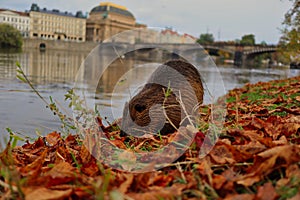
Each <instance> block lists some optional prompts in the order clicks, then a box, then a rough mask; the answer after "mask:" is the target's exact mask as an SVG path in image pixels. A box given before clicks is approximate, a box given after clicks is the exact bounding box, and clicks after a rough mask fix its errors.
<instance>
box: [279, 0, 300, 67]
mask: <svg viewBox="0 0 300 200" xmlns="http://www.w3.org/2000/svg"><path fill="white" fill-rule="evenodd" d="M289 1H291V2H293V6H292V8H290V9H289V10H288V11H287V13H286V14H285V19H284V21H283V23H282V24H283V29H282V30H281V32H282V36H281V38H280V41H279V45H280V49H281V52H282V53H283V55H284V56H285V57H286V58H287V59H288V60H289V61H292V62H297V63H299V62H300V33H299V31H300V0H289Z"/></svg>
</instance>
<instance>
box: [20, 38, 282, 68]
mask: <svg viewBox="0 0 300 200" xmlns="http://www.w3.org/2000/svg"><path fill="white" fill-rule="evenodd" d="M97 45H99V43H95V42H81V43H80V42H79V43H77V42H65V41H54V40H40V39H26V40H24V46H23V48H35V49H39V48H41V47H43V48H44V49H46V50H47V49H57V50H77V51H91V50H92V49H93V48H95V47H96V46H97ZM101 45H104V46H106V47H107V49H108V51H109V49H110V48H111V50H112V51H115V50H116V49H117V50H118V52H119V53H120V54H122V53H127V52H128V51H136V52H138V53H140V54H144V56H146V57H147V53H148V54H155V53H157V49H160V50H161V49H164V50H165V51H168V52H169V53H170V52H171V53H174V54H195V55H196V56H199V52H201V50H203V51H204V50H205V52H207V53H208V54H210V55H215V56H220V54H221V53H222V52H225V53H229V54H230V57H231V58H232V59H233V60H234V63H235V65H237V66H241V65H246V64H247V63H248V62H251V60H253V58H254V57H255V56H257V55H260V54H264V53H273V52H276V51H277V46H267V45H253V46H237V45H235V44H227V43H216V44H212V45H202V46H201V45H199V44H175V43H170V44H168V43H163V44H156V43H153V44H152V43H135V44H129V43H120V42H114V43H102V44H101ZM112 47H113V48H114V49H113V48H112ZM126 51H127V52H126ZM200 54H201V53H200Z"/></svg>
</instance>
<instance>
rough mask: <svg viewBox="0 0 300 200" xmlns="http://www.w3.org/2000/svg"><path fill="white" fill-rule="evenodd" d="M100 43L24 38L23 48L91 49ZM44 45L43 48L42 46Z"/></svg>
mask: <svg viewBox="0 0 300 200" xmlns="http://www.w3.org/2000/svg"><path fill="white" fill-rule="evenodd" d="M98 44H99V43H97V42H73V41H72V42H71V41H62V40H44V39H31V38H24V39H23V46H22V50H27V49H37V50H68V51H91V50H92V49H93V48H95V47H96V46H97V45H98ZM41 47H43V48H41Z"/></svg>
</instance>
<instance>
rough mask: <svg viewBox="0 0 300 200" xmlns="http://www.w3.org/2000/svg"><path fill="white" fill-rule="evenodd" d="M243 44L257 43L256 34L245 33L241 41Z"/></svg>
mask: <svg viewBox="0 0 300 200" xmlns="http://www.w3.org/2000/svg"><path fill="white" fill-rule="evenodd" d="M240 44H241V45H255V36H254V35H253V34H248V35H244V36H243V37H242V39H241V41H240Z"/></svg>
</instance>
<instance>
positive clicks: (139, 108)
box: [134, 104, 146, 112]
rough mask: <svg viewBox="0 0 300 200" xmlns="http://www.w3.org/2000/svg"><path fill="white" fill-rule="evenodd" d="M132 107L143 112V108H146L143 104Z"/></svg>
mask: <svg viewBox="0 0 300 200" xmlns="http://www.w3.org/2000/svg"><path fill="white" fill-rule="evenodd" d="M134 109H135V110H136V111H138V112H143V111H144V110H145V109H146V106H145V105H141V104H136V105H135V106H134Z"/></svg>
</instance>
